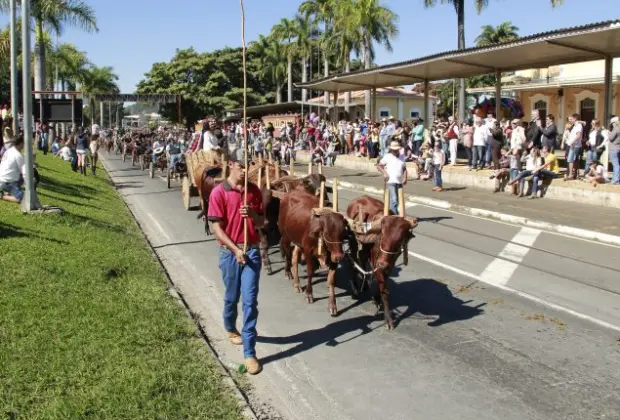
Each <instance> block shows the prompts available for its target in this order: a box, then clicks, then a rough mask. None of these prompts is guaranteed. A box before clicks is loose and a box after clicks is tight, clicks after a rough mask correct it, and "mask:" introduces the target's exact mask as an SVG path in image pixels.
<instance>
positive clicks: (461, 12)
mask: <svg viewBox="0 0 620 420" xmlns="http://www.w3.org/2000/svg"><path fill="white" fill-rule="evenodd" d="M454 5H455V7H456V16H457V22H458V33H459V50H464V49H465V0H459V1H458V2H455V3H454ZM459 121H465V79H461V80H460V86H459Z"/></svg>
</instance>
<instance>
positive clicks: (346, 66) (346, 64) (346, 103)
mask: <svg viewBox="0 0 620 420" xmlns="http://www.w3.org/2000/svg"><path fill="white" fill-rule="evenodd" d="M346 58H347V59H346V61H345V62H344V72H345V73H350V72H351V61H350V60H349V55H348V54H347V55H346ZM350 110H351V92H347V93H345V94H344V112H345V113H346V119H347V120H350V118H349V111H350Z"/></svg>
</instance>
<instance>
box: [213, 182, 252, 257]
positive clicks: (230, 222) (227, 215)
mask: <svg viewBox="0 0 620 420" xmlns="http://www.w3.org/2000/svg"><path fill="white" fill-rule="evenodd" d="M242 205H243V190H241V191H239V190H237V189H235V188H233V187H232V186H231V185H230V184H229V183H228V181H227V180H224V181H222V182H221V183H220V184H219V185H217V186H216V187H215V188H214V189H213V191H211V195H210V196H209V212H208V214H207V217H208V219H209V220H210V221H212V222H220V225H221V226H222V228H223V229H224V232H226V235H228V237H229V238H230V239H232V241H233V242H234V243H236V244H242V243H243V217H241V213H240V212H239V209H240V208H241V206H242ZM248 206H249V207H250V208H251V209H253V210H254V211H255V212H256V213H258V214H263V195H262V193H261V190H260V189H259V188H258V187H257V186H256V185H255V184H252V183H248ZM259 242H260V237H259V236H258V232H257V231H256V227H255V226H254V221H253V220H252V219H251V218H249V217H248V245H256V244H258V243H259Z"/></svg>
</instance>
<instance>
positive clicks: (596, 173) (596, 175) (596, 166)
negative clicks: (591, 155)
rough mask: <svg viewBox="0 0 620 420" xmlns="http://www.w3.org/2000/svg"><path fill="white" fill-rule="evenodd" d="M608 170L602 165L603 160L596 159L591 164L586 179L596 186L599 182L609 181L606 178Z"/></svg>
mask: <svg viewBox="0 0 620 420" xmlns="http://www.w3.org/2000/svg"><path fill="white" fill-rule="evenodd" d="M606 172H607V171H605V168H604V167H603V165H601V162H599V161H598V160H595V161H593V162H592V164H591V165H590V170H589V171H588V173H587V174H586V177H585V179H584V181H586V182H589V183H590V184H592V185H593V186H594V187H596V186H597V185H598V184H604V183H605V182H606V181H607V180H606V179H605V175H607V174H606Z"/></svg>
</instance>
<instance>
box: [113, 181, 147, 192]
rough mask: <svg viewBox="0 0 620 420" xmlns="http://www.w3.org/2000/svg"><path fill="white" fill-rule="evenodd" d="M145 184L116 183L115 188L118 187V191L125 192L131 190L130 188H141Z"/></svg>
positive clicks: (132, 182) (133, 182)
mask: <svg viewBox="0 0 620 420" xmlns="http://www.w3.org/2000/svg"><path fill="white" fill-rule="evenodd" d="M143 185H144V184H143V183H142V182H138V181H124V182H118V183H114V187H116V189H117V190H124V189H130V188H141V187H142V186H143Z"/></svg>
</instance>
